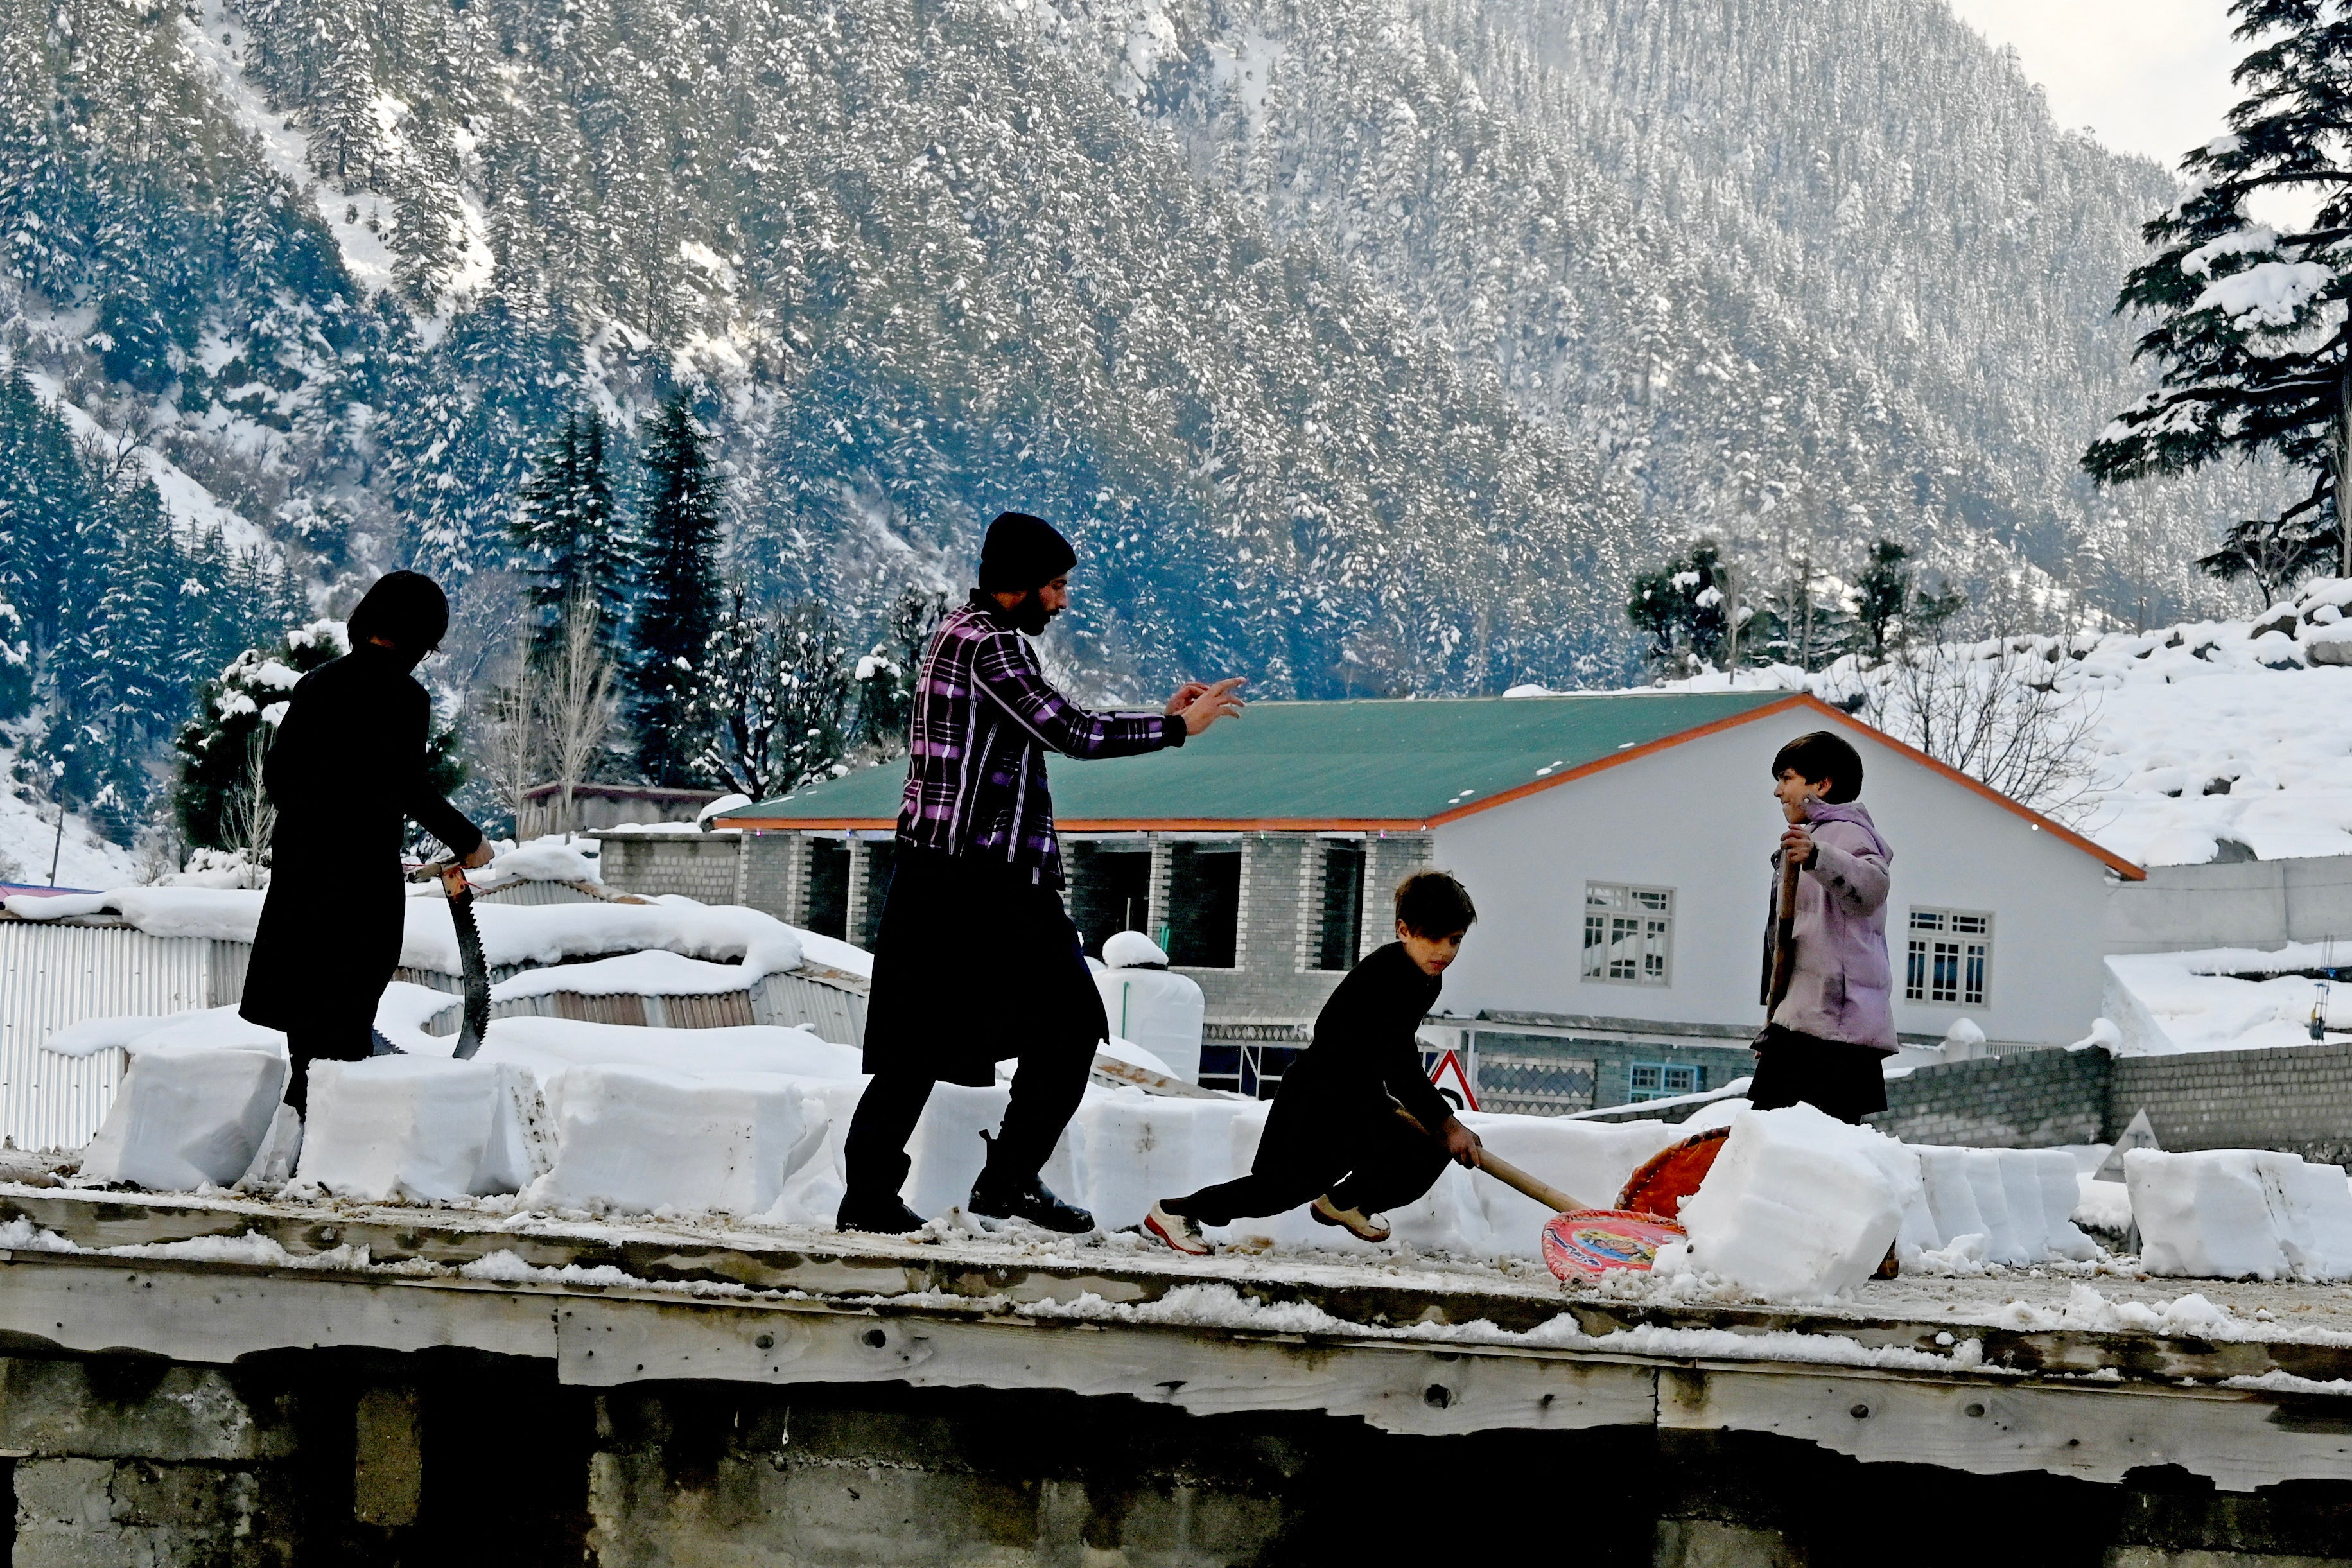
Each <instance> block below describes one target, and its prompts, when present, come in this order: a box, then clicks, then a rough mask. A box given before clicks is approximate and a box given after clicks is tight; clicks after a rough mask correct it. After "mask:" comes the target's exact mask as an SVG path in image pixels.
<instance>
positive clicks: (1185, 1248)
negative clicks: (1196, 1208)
mask: <svg viewBox="0 0 2352 1568" xmlns="http://www.w3.org/2000/svg"><path fill="white" fill-rule="evenodd" d="M1143 1228H1144V1229H1146V1230H1148V1231H1150V1233H1151V1234H1152V1235H1154V1236H1156V1237H1159V1238H1160V1240H1162V1241H1164V1242H1166V1243H1167V1244H1168V1245H1169V1247H1171V1249H1173V1250H1175V1251H1177V1252H1181V1253H1183V1254H1184V1255H1185V1256H1186V1257H1188V1258H1200V1257H1203V1256H1205V1255H1206V1254H1207V1253H1208V1251H1209V1239H1208V1237H1204V1236H1202V1234H1201V1222H1200V1221H1199V1220H1196V1219H1194V1218H1193V1217H1192V1215H1185V1214H1170V1213H1169V1212H1168V1209H1167V1206H1166V1205H1163V1204H1153V1205H1151V1212H1150V1214H1148V1215H1144V1216H1143Z"/></svg>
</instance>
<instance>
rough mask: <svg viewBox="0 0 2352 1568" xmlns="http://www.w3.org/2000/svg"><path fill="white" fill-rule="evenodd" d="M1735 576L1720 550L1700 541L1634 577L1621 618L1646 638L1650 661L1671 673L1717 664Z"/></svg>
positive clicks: (1728, 620) (1724, 647)
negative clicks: (1629, 622) (1661, 564)
mask: <svg viewBox="0 0 2352 1568" xmlns="http://www.w3.org/2000/svg"><path fill="white" fill-rule="evenodd" d="M1737 592H1738V590H1737V584H1736V582H1735V579H1734V574H1733V573H1732V571H1731V568H1730V566H1729V564H1728V563H1726V562H1725V561H1724V559H1723V551H1722V548H1721V547H1720V546H1719V545H1717V543H1716V542H1715V541H1713V540H1711V539H1702V540H1700V541H1698V542H1696V543H1695V544H1693V545H1692V546H1691V547H1690V548H1689V549H1688V550H1687V551H1685V552H1684V553H1682V554H1680V555H1677V556H1675V557H1673V558H1671V559H1670V560H1668V561H1667V562H1666V563H1665V564H1664V565H1663V566H1659V567H1655V568H1654V569H1652V570H1650V571H1647V572H1643V573H1642V574H1639V575H1637V576H1636V577H1635V578H1634V579H1633V588H1632V591H1631V592H1630V594H1629V595H1628V596H1627V599H1626V604H1625V615H1626V617H1627V618H1628V619H1629V620H1631V621H1632V622H1633V627H1634V629H1635V630H1636V631H1638V632H1640V633H1641V634H1642V635H1643V637H1645V638H1646V639H1647V646H1646V647H1645V648H1644V649H1643V652H1644V654H1645V656H1646V657H1647V658H1649V660H1650V662H1651V663H1652V664H1653V665H1654V666H1655V667H1656V668H1659V669H1661V670H1664V671H1666V672H1669V673H1672V674H1675V675H1688V674H1695V673H1696V671H1697V669H1698V668H1700V667H1702V666H1706V665H1712V664H1719V663H1721V662H1722V660H1723V658H1724V656H1725V653H1726V651H1727V642H1728V640H1729V637H1730V632H1731V627H1732V620H1731V616H1732V614H1733V610H1732V603H1733V599H1734V597H1735V596H1737Z"/></svg>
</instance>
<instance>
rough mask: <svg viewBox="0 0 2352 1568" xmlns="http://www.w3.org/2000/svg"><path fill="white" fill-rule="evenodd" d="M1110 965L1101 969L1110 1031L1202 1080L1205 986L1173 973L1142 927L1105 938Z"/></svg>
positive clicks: (1189, 1078) (1182, 1074) (1098, 979)
mask: <svg viewBox="0 0 2352 1568" xmlns="http://www.w3.org/2000/svg"><path fill="white" fill-rule="evenodd" d="M1103 959H1104V961H1105V963H1106V964H1107V967H1105V968H1102V969H1098V970H1097V971H1095V988H1096V989H1097V990H1098V991H1100V992H1101V993H1102V1003H1103V1013H1104V1015H1105V1016H1107V1017H1108V1019H1109V1021H1110V1032H1111V1033H1112V1034H1113V1035H1116V1036H1117V1037H1119V1038H1120V1039H1122V1040H1127V1041H1129V1042H1131V1043H1133V1044H1135V1045H1138V1046H1140V1047H1143V1048H1144V1049H1145V1050H1147V1051H1150V1053H1151V1054H1152V1055H1153V1056H1155V1057H1158V1058H1160V1060H1161V1061H1164V1062H1166V1063H1167V1064H1168V1067H1169V1070H1170V1071H1171V1072H1173V1073H1174V1074H1175V1075H1176V1076H1177V1077H1178V1078H1181V1079H1183V1080H1184V1081H1185V1082H1187V1083H1198V1082H1200V1081H1201V1018H1202V1013H1203V1011H1204V1005H1203V1003H1202V998H1201V987H1200V986H1199V985H1198V984H1195V983H1194V982H1193V981H1192V979H1191V977H1189V976H1187V975H1182V974H1171V973H1169V971H1168V968H1167V963H1168V955H1167V954H1166V953H1164V952H1160V947H1159V944H1158V943H1156V942H1153V941H1152V940H1151V939H1150V937H1148V936H1145V935H1144V934H1143V933H1142V932H1141V931H1119V932H1117V933H1116V934H1114V935H1112V936H1110V937H1108V938H1107V939H1105V941H1104V942H1103Z"/></svg>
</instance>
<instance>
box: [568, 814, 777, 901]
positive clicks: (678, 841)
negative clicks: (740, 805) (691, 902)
mask: <svg viewBox="0 0 2352 1568" xmlns="http://www.w3.org/2000/svg"><path fill="white" fill-rule="evenodd" d="M590 837H593V838H594V839H595V840H596V841H597V842H598V843H599V844H600V845H602V846H603V853H602V855H601V856H600V857H599V858H600V859H601V861H602V862H603V864H602V865H601V866H600V867H599V868H598V872H597V874H598V875H599V876H601V877H603V878H604V885H605V886H606V887H608V888H614V889H619V890H620V891H622V892H624V893H641V894H643V895H645V896H646V897H647V898H655V897H658V896H661V895H664V894H680V895H683V896H684V897H686V898H689V899H698V900H701V901H702V902H704V903H706V904H733V903H740V902H741V901H742V898H743V869H744V868H743V847H742V846H743V835H742V832H741V830H740V829H736V828H723V829H721V830H719V832H716V833H693V834H688V833H630V832H627V831H626V830H622V831H618V832H611V833H597V834H592V835H591V836H590Z"/></svg>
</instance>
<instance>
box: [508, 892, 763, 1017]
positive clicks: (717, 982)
mask: <svg viewBox="0 0 2352 1568" xmlns="http://www.w3.org/2000/svg"><path fill="white" fill-rule="evenodd" d="M559 907H565V906H559ZM754 979H756V977H755V976H751V975H749V974H747V973H745V966H744V965H742V964H740V963H710V962H709V961H708V960H706V959H700V958H687V957H684V956H681V955H680V954H678V953H675V952H665V951H662V950H659V949H656V950H653V951H650V952H625V953H622V954H620V955H619V956H618V957H614V958H599V959H594V960H592V961H591V962H589V963H564V964H558V965H556V966H555V967H553V968H550V969H527V970H525V971H524V972H523V973H520V974H517V975H513V976H510V977H509V978H508V979H505V980H501V981H499V983H498V984H496V985H494V986H492V987H491V988H490V1000H491V1001H493V1002H511V1001H515V1000H517V999H519V998H521V997H524V996H544V995H547V994H550V993H551V992H556V991H570V992H573V993H576V994H579V995H582V996H716V995H719V994H722V993H724V992H729V991H740V990H742V989H743V988H744V987H745V986H746V985H748V984H752V982H753V980H754Z"/></svg>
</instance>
